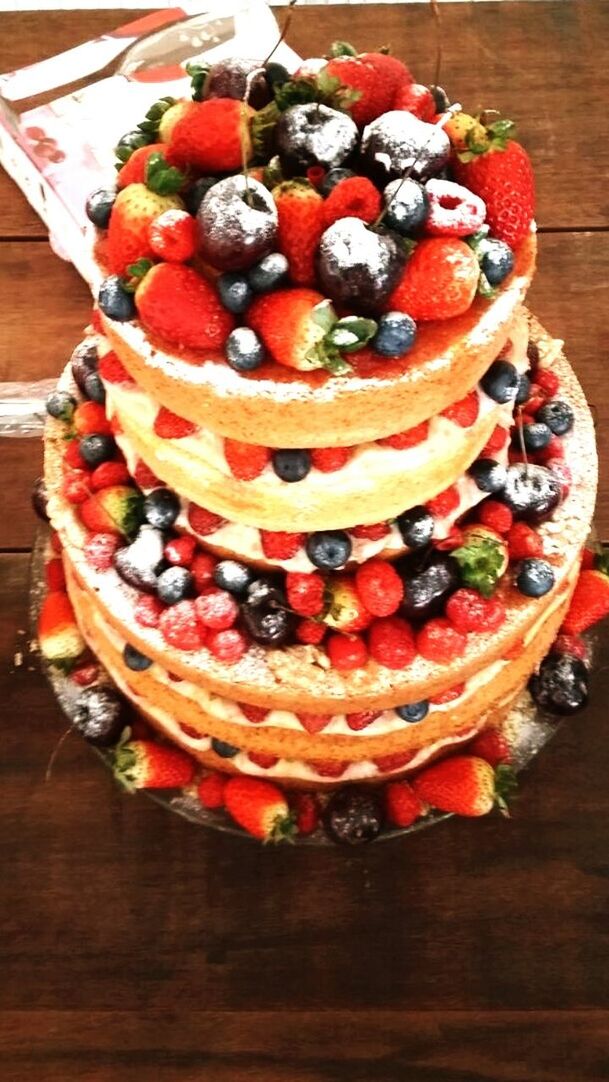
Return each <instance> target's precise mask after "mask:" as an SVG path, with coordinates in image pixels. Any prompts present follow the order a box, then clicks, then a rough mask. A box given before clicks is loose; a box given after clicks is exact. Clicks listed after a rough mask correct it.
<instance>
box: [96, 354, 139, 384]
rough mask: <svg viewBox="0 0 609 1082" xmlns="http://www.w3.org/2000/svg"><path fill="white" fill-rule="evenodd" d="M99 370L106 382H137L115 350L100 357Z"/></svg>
mask: <svg viewBox="0 0 609 1082" xmlns="http://www.w3.org/2000/svg"><path fill="white" fill-rule="evenodd" d="M98 372H99V374H100V376H101V378H102V379H103V381H104V383H135V380H134V379H132V377H131V376H130V375H129V373H128V371H127V369H126V368H125V367H124V365H123V364H122V362H121V361H119V359H118V357H117V356H116V353H114V351H113V350H110V351H109V352H108V353H104V355H103V357H100V358H99V365H98Z"/></svg>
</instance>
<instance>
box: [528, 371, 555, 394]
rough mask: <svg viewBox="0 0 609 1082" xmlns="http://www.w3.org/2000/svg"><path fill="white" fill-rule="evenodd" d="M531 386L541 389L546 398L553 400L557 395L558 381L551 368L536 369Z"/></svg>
mask: <svg viewBox="0 0 609 1082" xmlns="http://www.w3.org/2000/svg"><path fill="white" fill-rule="evenodd" d="M533 386H537V387H541V389H542V391H544V393H545V394H547V396H548V398H553V397H554V395H555V394H557V393H558V388H559V387H560V379H559V378H558V376H557V374H556V372H554V371H553V370H552V369H551V368H538V369H537V371H536V373H535V384H534V385H533V384H532V385H531V388H532V387H533Z"/></svg>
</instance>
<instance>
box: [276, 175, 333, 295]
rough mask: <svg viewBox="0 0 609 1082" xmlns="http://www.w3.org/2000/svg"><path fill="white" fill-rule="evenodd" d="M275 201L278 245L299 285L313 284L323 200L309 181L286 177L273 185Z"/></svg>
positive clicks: (291, 275) (293, 279)
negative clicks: (282, 181) (275, 185)
mask: <svg viewBox="0 0 609 1082" xmlns="http://www.w3.org/2000/svg"><path fill="white" fill-rule="evenodd" d="M273 199H274V200H275V203H276V204H277V215H278V247H279V251H280V252H283V254H284V256H285V257H286V259H287V261H288V264H289V271H290V278H291V279H292V281H293V282H294V283H295V284H296V285H299V286H312V285H314V284H315V255H316V253H317V247H318V245H319V241H320V238H321V235H322V233H323V231H324V228H325V225H324V201H323V199H322V197H321V195H319V193H318V192H317V191H316V190H315V188H314V187H313V185H312V184H309V182H308V181H304V180H288V181H285V182H284V183H283V184H278V185H277V187H276V188H273Z"/></svg>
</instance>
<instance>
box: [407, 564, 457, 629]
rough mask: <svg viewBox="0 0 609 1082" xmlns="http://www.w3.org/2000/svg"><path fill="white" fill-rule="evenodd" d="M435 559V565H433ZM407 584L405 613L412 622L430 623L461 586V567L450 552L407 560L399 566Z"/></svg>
mask: <svg viewBox="0 0 609 1082" xmlns="http://www.w3.org/2000/svg"><path fill="white" fill-rule="evenodd" d="M429 560H431V561H432V562H429ZM399 570H400V573H401V574H402V577H403V582H404V600H403V601H402V606H401V611H402V613H403V615H404V616H405V617H406V618H407V619H408V620H415V621H420V620H428V619H429V618H430V617H432V616H437V615H438V614H439V613H440V612H442V609H443V608H444V604H445V602H446V600H447V598H448V597H449V596H450V594H452V593H453V592H454V591H455V590H456V589H457V587H458V586H459V582H460V578H459V567H458V564H457V562H456V560H455V559H454V558H453V557H452V556H449V555H448V554H447V553H443V552H434V553H432V554H431V556H427V554H425V555H424V556H423V554H421V555H420V556H415V557H414V559H412V560H411V559H410V558H409V557H406V559H405V560H404V561H402V562H401V563H400V565H399Z"/></svg>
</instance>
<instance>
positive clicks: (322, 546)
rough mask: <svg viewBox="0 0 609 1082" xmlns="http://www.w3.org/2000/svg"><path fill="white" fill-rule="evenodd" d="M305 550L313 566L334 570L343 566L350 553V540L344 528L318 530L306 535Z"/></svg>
mask: <svg viewBox="0 0 609 1082" xmlns="http://www.w3.org/2000/svg"><path fill="white" fill-rule="evenodd" d="M305 548H306V552H307V556H308V557H309V559H310V561H311V563H312V564H313V566H314V567H319V568H321V569H322V570H325V571H330V570H336V568H338V567H344V565H345V564H346V563H347V560H348V559H349V557H350V555H351V541H350V539H349V535H348V534H346V533H345V531H344V530H320V531H319V532H318V533H311V534H309V536H308V537H307V541H306V545H305Z"/></svg>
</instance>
